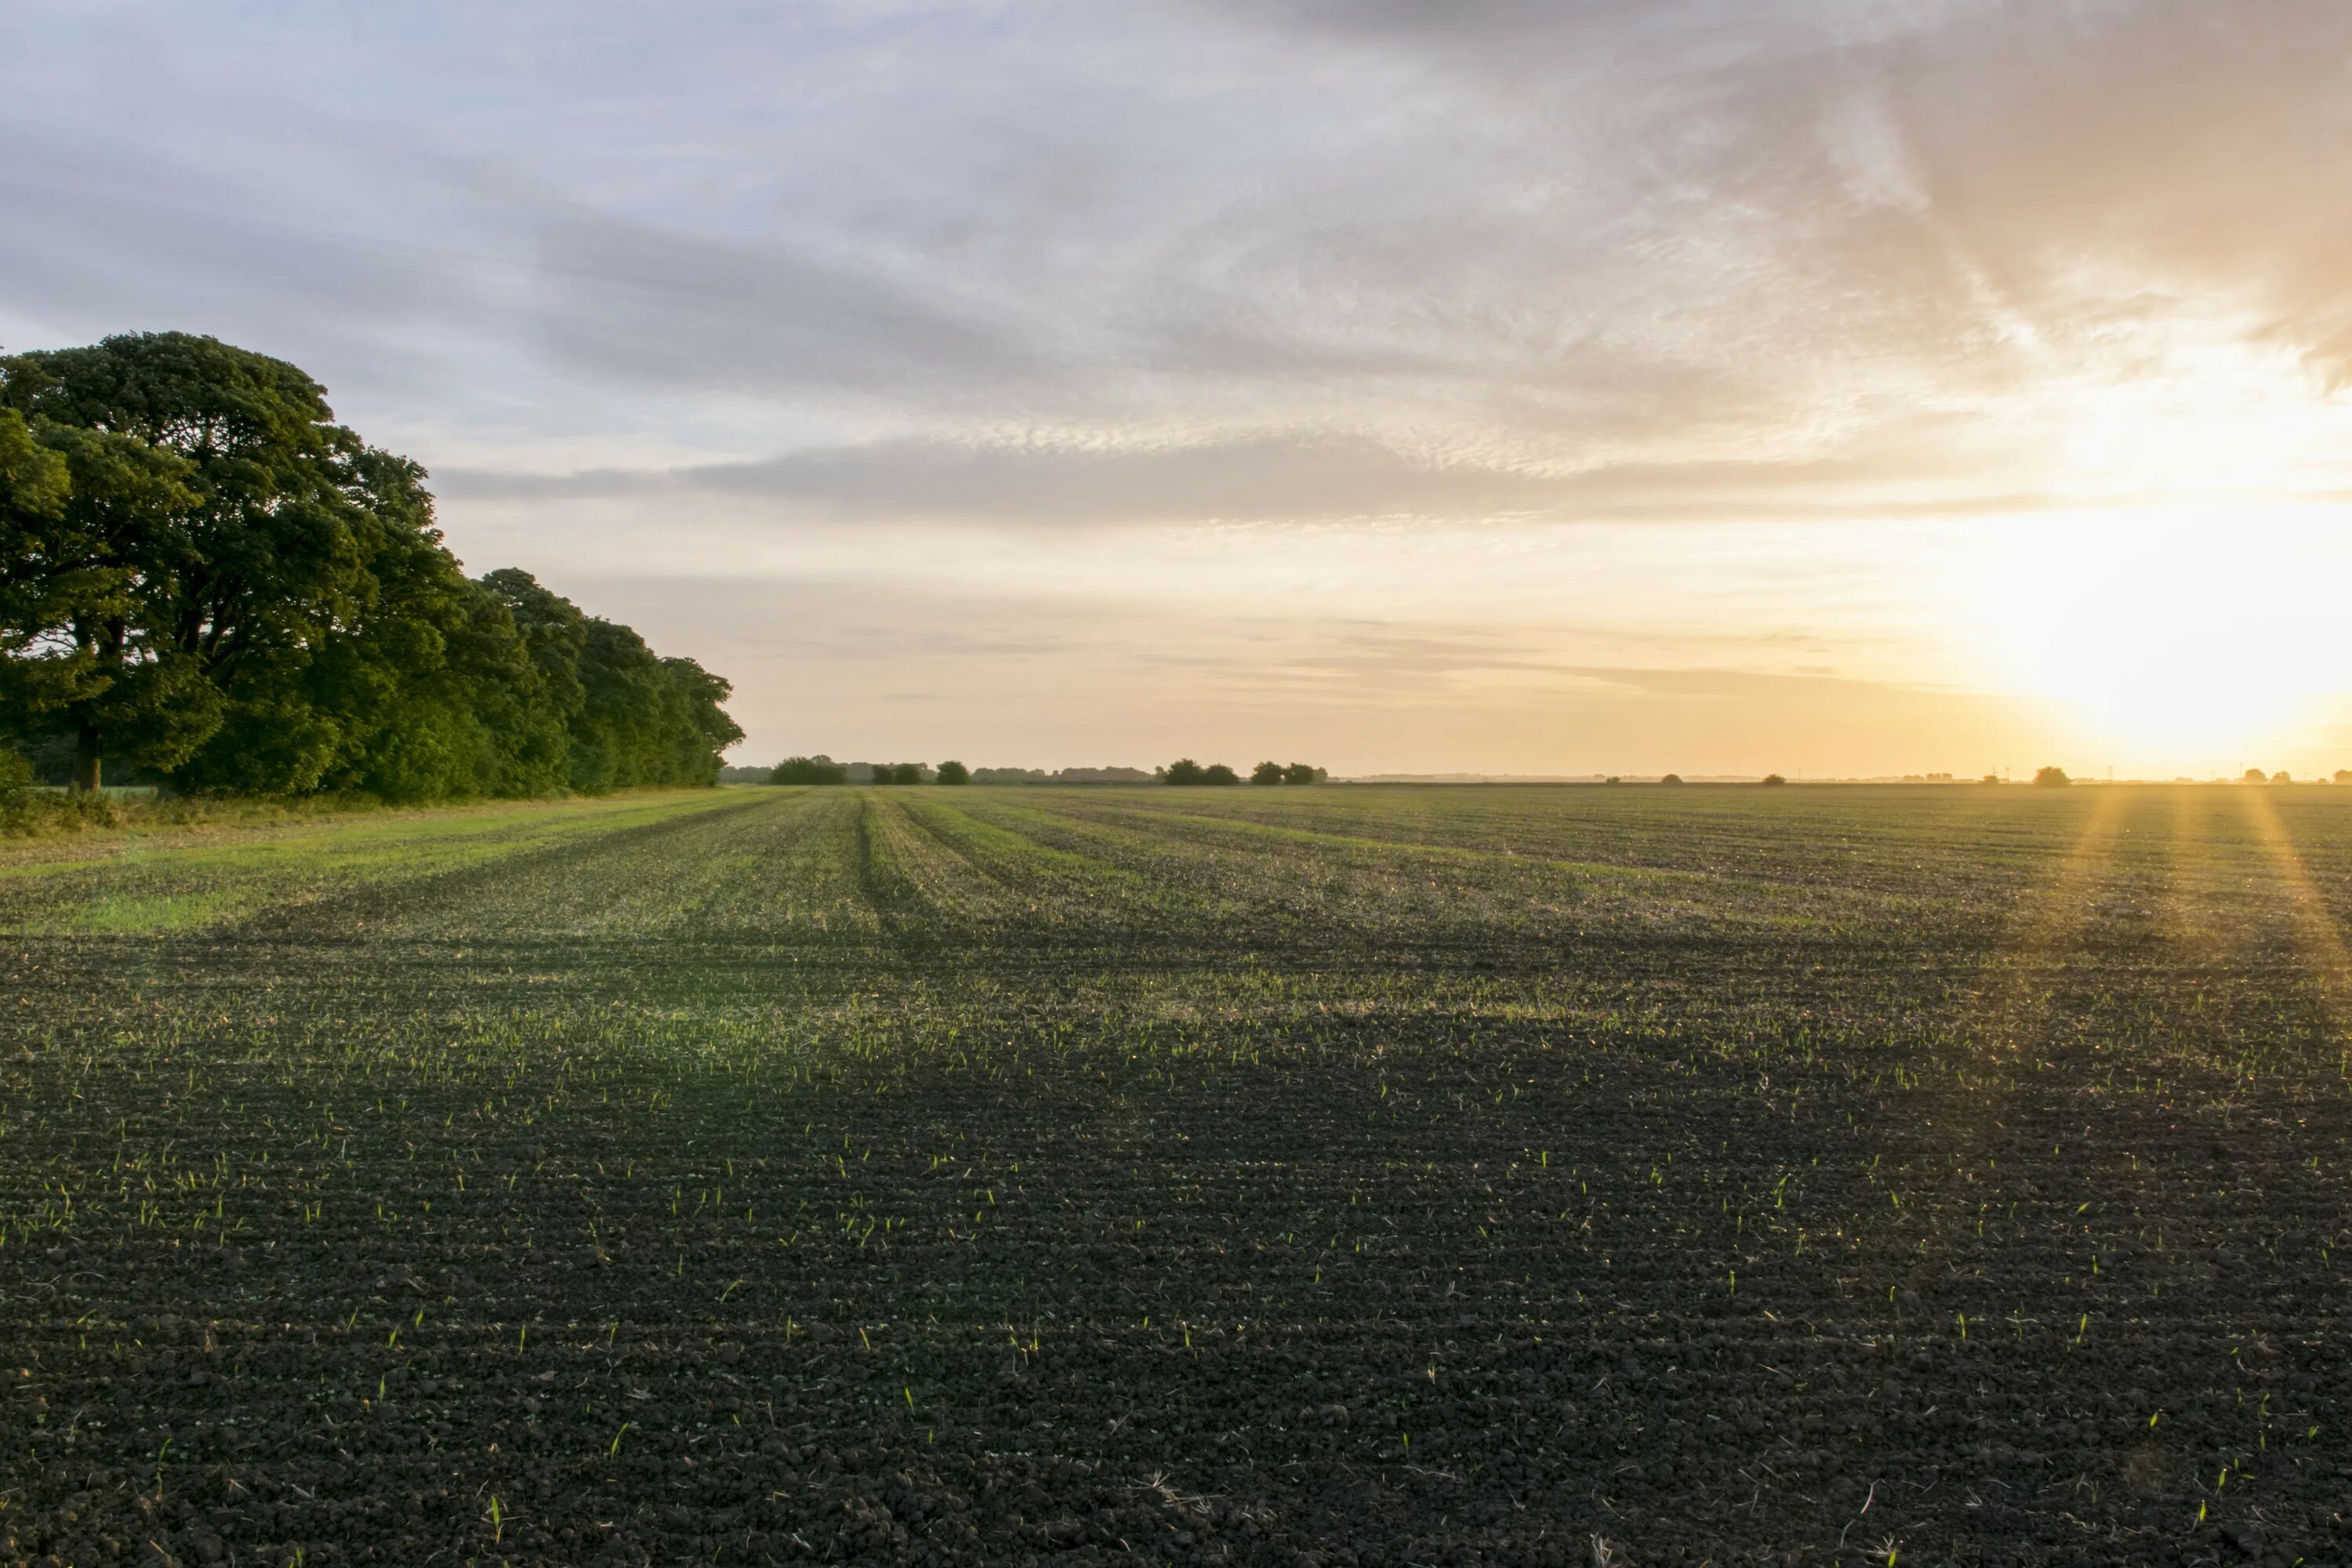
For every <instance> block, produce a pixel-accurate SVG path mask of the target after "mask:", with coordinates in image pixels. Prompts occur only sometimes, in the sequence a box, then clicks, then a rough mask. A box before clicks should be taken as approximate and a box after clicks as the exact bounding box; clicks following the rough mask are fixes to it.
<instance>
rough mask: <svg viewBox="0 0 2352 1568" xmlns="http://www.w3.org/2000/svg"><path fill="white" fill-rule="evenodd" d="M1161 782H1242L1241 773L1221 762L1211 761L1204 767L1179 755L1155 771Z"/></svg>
mask: <svg viewBox="0 0 2352 1568" xmlns="http://www.w3.org/2000/svg"><path fill="white" fill-rule="evenodd" d="M1157 776H1158V778H1159V780H1160V783H1161V784H1239V783H1241V782H1242V779H1241V775H1240V774H1239V773H1235V772H1234V770H1233V769H1232V768H1230V767H1228V766H1226V765H1225V764H1224V763H1209V764H1208V765H1207V766H1206V767H1203V766H1202V765H1201V764H1200V763H1196V762H1194V761H1193V760H1192V758H1190V757H1179V758H1177V759H1176V760H1175V761H1174V762H1172V763H1169V764H1168V765H1167V766H1166V767H1164V768H1160V769H1159V770H1158V772H1157Z"/></svg>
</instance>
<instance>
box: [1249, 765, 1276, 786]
mask: <svg viewBox="0 0 2352 1568" xmlns="http://www.w3.org/2000/svg"><path fill="white" fill-rule="evenodd" d="M1281 782H1282V764H1281V763H1271V762H1268V763H1258V765H1257V766H1255V767H1254V768H1252V769H1251V770H1250V783H1252V784H1280V783H1281Z"/></svg>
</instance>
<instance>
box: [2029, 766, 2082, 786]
mask: <svg viewBox="0 0 2352 1568" xmlns="http://www.w3.org/2000/svg"><path fill="white" fill-rule="evenodd" d="M2033 782H2034V783H2035V784H2038V785H2040V786H2041V787H2042V788H2043V789H2064V788H2065V787H2066V786H2067V785H2068V784H2073V783H2074V780H2073V779H2070V778H2068V777H2067V776H2066V770H2065V769H2064V768H2054V767H2053V768H2036V769H2034V770H2033Z"/></svg>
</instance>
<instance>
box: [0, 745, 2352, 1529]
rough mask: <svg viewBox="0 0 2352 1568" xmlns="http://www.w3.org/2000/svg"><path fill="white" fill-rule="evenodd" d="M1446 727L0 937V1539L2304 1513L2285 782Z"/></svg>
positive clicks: (2302, 1009) (2328, 1363)
mask: <svg viewBox="0 0 2352 1568" xmlns="http://www.w3.org/2000/svg"><path fill="white" fill-rule="evenodd" d="M1269 793H1270V794H1271V793H1272V792H1269ZM1506 793H1507V795H1510V796H1516V797H1517V800H1516V804H1506V803H1505V801H1504V800H1503V799H1501V798H1499V797H1498V796H1496V795H1479V794H1477V793H1476V792H1462V793H1456V792H1433V791H1421V792H1412V791H1398V792H1381V793H1379V794H1377V795H1375V794H1374V793H1373V792H1362V793H1360V794H1351V793H1349V792H1342V791H1317V792H1309V793H1307V795H1306V798H1307V800H1312V801H1316V802H1321V803H1324V804H1322V805H1317V806H1314V807H1312V808H1311V809H1310V807H1309V806H1308V805H1306V804H1292V803H1285V804H1281V805H1276V804H1273V803H1269V802H1267V801H1264V800H1255V799H1243V800H1238V801H1234V802H1233V803H1231V804H1220V805H1216V806H1215V807H1213V808H1206V807H1198V806H1196V805H1194V804H1191V803H1190V802H1189V800H1188V797H1183V796H1181V795H1175V792H1137V793H1135V794H1131V795H1130V794H1125V793H1118V792H1110V793H1106V794H1104V795H1087V796H1086V797H1085V798H1084V799H1082V800H1072V799H1070V798H1069V797H1066V796H1045V797H1043V799H1042V804H1041V797H1040V796H1038V795H1028V794H1020V795H1015V794H1012V793H1005V794H1002V795H1000V794H997V793H995V792H988V791H978V790H975V791H969V792H964V794H965V795H968V796H970V797H971V798H969V799H962V798H960V799H959V800H958V801H957V803H956V804H957V806H958V808H959V809H958V813H957V815H955V816H943V815H939V810H940V808H937V807H934V806H933V805H930V804H929V803H930V801H931V798H932V797H931V792H914V791H909V792H905V794H904V795H897V794H892V795H861V794H857V793H853V792H845V791H844V792H831V793H829V794H828V793H826V792H819V793H818V794H817V795H813V796H793V795H783V794H781V793H779V794H777V795H762V796H761V798H760V799H759V800H758V801H757V802H755V803H753V804H752V805H749V806H747V807H742V808H732V807H730V809H727V810H724V811H719V812H715V813H709V814H704V815H702V816H692V817H687V818H681V819H677V820H674V821H667V822H662V823H656V824H654V825H651V826H647V825H643V824H639V825H636V826H630V827H627V828H625V829H623V830H620V831H616V832H615V833H614V834H612V835H609V836H590V837H585V838H582V839H578V840H567V841H566V842H564V843H562V845H559V846H543V847H532V848H528V849H524V850H520V851H519V852H518V853H516V854H515V855H512V856H509V857H506V858H498V859H495V860H492V861H490V862H488V863H485V864H481V865H475V866H469V867H466V868H459V869H455V870H450V871H447V872H442V873H436V874H435V875H432V876H429V877H423V878H418V879H409V880H406V881H394V880H389V879H382V878H376V877H374V876H373V874H371V879H362V880H361V881H359V882H355V883H353V884H352V885H351V886H349V887H345V888H341V889H334V890H330V891H327V892H325V893H318V892H316V891H315V890H314V891H313V892H310V893H307V894H306V895H305V896H304V897H302V898H300V899H297V900H285V901H279V902H272V903H269V904H268V905H267V906H266V907H264V908H261V909H260V910H247V911H246V912H243V913H240V914H239V915H238V916H237V917H236V919H234V920H231V921H225V922H223V923H219V924H217V925H215V926H213V927H211V928H209V929H203V930H198V931H190V932H184V933H182V934H177V935H152V934H150V935H126V936H108V935H102V934H90V933H82V934H73V933H69V932H60V933H55V934H39V933H38V932H37V931H29V930H28V931H24V932H21V933H20V934H17V935H15V936H13V937H8V938H6V939H5V945H0V977H5V978H0V998H5V1035H0V1220H5V1233H0V1236H4V1237H5V1238H4V1239H0V1378H5V1383H0V1389H5V1392H0V1561H5V1562H7V1563H40V1564H52V1563H71V1564H76V1565H81V1564H95V1563H184V1564H197V1563H202V1564H213V1563H238V1564H269V1565H272V1568H275V1565H278V1564H285V1563H303V1564H330V1563H394V1564H403V1565H408V1568H416V1565H422V1564H427V1563H662V1564H669V1563H687V1562H707V1563H789V1562H800V1561H808V1560H814V1561H829V1562H868V1563H1027V1562H1037V1563H1048V1562H1050V1563H1095V1562H1111V1561H1115V1560H1124V1559H1127V1558H1129V1557H1135V1558H1140V1559H1144V1560H1149V1561H1153V1562H1168V1563H1326V1564H1341V1563H1351V1564H1363V1565H1370V1564H1391V1565H1403V1564H1466V1563H1497V1564H1500V1563H1513V1564H1518V1563H1578V1564H1587V1563H1618V1564H1627V1563H1631V1564H1654V1563H1721V1564H1731V1563H1756V1564H1763V1563H1824V1564H1826V1563H1845V1564H1864V1563H1890V1564H1891V1563H1896V1562H1899V1563H1903V1564H1911V1563H1920V1564H1929V1563H1968V1564H2011V1563H2051V1564H2057V1563H2069V1564H2072V1563H2294V1562H2304V1563H2345V1562H2352V1524H2348V1523H2347V1510H2352V1424H2347V1421H2352V1358H2347V1343H2352V1341H2347V1336H2346V1330H2347V1323H2346V1302H2347V1300H2352V1291H2347V1268H2346V1264H2345V1262H2343V1261H2339V1260H2337V1259H2336V1258H2335V1257H2334V1251H2335V1249H2336V1247H2347V1244H2352V1229H2348V1227H2352V1164H2347V1154H2348V1153H2352V1149H2347V1132H2348V1131H2352V1116H2347V1079H2346V1073H2347V1066H2346V1063H2347V1057H2346V1043H2345V1042H2346V1033H2345V1024H2346V1022H2347V1017H2346V1015H2345V1013H2344V1011H2343V1008H2344V1005H2345V1004H2346V1002H2347V1000H2352V992H2347V989H2346V982H2347V978H2352V972H2347V968H2346V964H2345V957H2344V952H2343V948H2342V945H2341V943H2340V941H2339V942H2336V946H2335V947H2334V948H2333V949H2332V950H2331V949H2330V947H2329V945H2328V942H2329V940H2330V938H2331V937H2332V934H2333V933H2334V932H2335V931H2338V930H2340V929H2341V921H2342V918H2343V913H2344V908H2343V901H2344V899H2345V897H2346V888H2347V883H2346V880H2345V879H2346V875H2347V871H2352V801H2347V803H2346V808H2345V809H2326V810H2323V809H2320V808H2319V807H2316V806H2314V807H2311V808H2309V809H2308V810H2306V811H2305V812H2304V813H2301V814H2295V813H2289V814H2288V815H2287V817H2286V819H2285V820H2286V828H2285V830H2284V831H2285V832H2286V834H2287V836H2288V838H2289V840H2290V841H2291V843H2292V858H2282V857H2281V856H2280V855H2279V854H2278V852H2277V851H2276V847H2275V844H2274V843H2273V841H2270V840H2266V839H2264V838H2263V837H2262V836H2261V835H2260V834H2259V833H2257V832H2255V831H2254V830H2253V829H2252V828H2250V827H2248V826H2246V819H2244V818H2242V817H2239V816H2231V815H2230V812H2231V811H2233V810H2237V809H2238V808H2237V807H2236V806H2234V805H2230V803H2229V801H2228V799H2227V798H2226V797H2225V798H2223V799H2221V803H2220V804H2210V803H2209V802H2208V801H2207V800H2204V799H2196V800H2193V801H2192V807H2193V808H2183V807H2182V806H2180V805H2179V802H2178V799H2177V798H2176V797H2175V796H2173V795H2170V794H2168V793H2162V792H2155V793H2151V794H2149V795H2146V796H2134V797H2131V798H2130V800H2129V801H2127V802H2126V803H2125V804H2122V805H2115V804H2112V803H2111V804H2108V805H2096V804H2094V803H2089V802H2085V801H2084V800H2082V799H2079V798H2078V799H2074V800H2063V801H2060V802H2057V803H2052V802H2048V801H2042V800H2035V801H2031V802H2024V801H2016V802H2014V805H2012V800H2013V797H2012V800H2004V801H2002V802H2001V803H2000V805H1999V806H1998V807H1992V806H1979V805H1974V804H1964V805H1960V806H1956V805H1951V804H1950V802H1951V801H1952V799H1953V798H1954V796H1953V795H1952V794H1950V793H1948V792H1931V791H1916V792H1908V793H1907V794H1906V792H1886V793H1885V794H1884V795H1868V794H1864V793H1863V792H1850V793H1848V794H1847V795H1844V796H1843V797H1841V798H1839V799H1837V800H1835V801H1834V802H1833V803H1832V805H1822V804H1820V801H1821V799H1822V795H1823V794H1825V793H1827V792H1804V791H1797V790H1790V791H1783V792H1771V793H1772V795H1777V796H1779V797H1780V801H1779V802H1777V803H1776V804H1774V805H1772V806H1771V808H1770V810H1769V812H1765V811H1762V810H1761V809H1760V808H1758V809H1751V808H1749V807H1748V806H1747V805H1745V804H1742V805H1740V806H1739V808H1738V811H1737V812H1727V810H1726V809H1725V808H1722V807H1719V806H1717V805H1710V804H1709V802H1710V799H1711V798H1713V797H1711V796H1710V795H1709V792H1707V791H1705V790H1703V789H1699V788H1696V787H1695V788H1692V789H1690V790H1686V791H1684V792H1678V794H1677V795H1676V796H1675V797H1674V799H1675V804H1674V805H1671V806H1669V805H1664V804H1660V803H1659V802H1658V795H1659V794H1661V793H1663V792H1654V793H1650V794H1647V795H1643V796H1640V797H1638V798H1637V799H1636V804H1635V805H1634V806H1622V805H1611V804H1610V803H1611V802H1612V801H1622V800H1624V799H1628V798H1635V797H1633V795H1632V794H1631V792H1626V794H1624V795H1620V794H1619V792H1603V791H1598V790H1595V791H1556V792H1555V791H1546V792H1506ZM2222 793H2223V792H2207V794H2208V795H2221V794H2222ZM1171 796H1174V801H1173V803H1172V804H1171ZM1750 798H1752V797H1750ZM1383 801H1387V802H1398V801H1402V802H1403V803H1404V804H1403V805H1393V806H1382V805H1380V804H1379V803H1380V802H1383ZM1445 801H1456V802H1461V803H1462V804H1459V805H1454V806H1444V807H1441V806H1440V805H1433V804H1431V803H1432V802H1441V803H1442V802H1445ZM1686 802H1687V803H1691V804H1684V803H1686ZM1180 808H1181V813H1182V815H1180V814H1179V813H1180ZM1384 812H1385V813H1386V815H1383V813H1384ZM2002 812H2007V813H2009V815H2007V816H2003V815H2001V813H2002ZM1514 813H1516V814H1517V815H1513V814H1514ZM1675 813H1681V814H1683V815H1681V816H1675ZM1220 814H1223V816H1220ZM1661 814H1663V815H1661ZM1226 817H1230V821H1227V820H1225V818H1226ZM2255 826H2256V827H2258V826H2260V824H2259V823H2257V824H2255ZM1281 833H1290V834H1292V835H1294V836H1293V837H1281V836H1280V834H1281ZM1383 840H1388V841H1393V843H1392V845H1391V846H1384V845H1383V843H1381V841H1383ZM1412 845H1420V846H1423V848H1419V849H1412V850H1411V851H1410V852H1408V850H1407V849H1406V848H1402V847H1393V846H1412ZM1416 857H1417V858H1416ZM1515 862H1520V863H1518V864H1515ZM1611 864H1615V865H1623V866H1640V867H1646V868H1652V869H1654V870H1657V871H1660V872H1662V873H1667V874H1666V875H1662V876H1661V877H1659V878H1658V879H1654V880H1651V879H1636V880H1634V881H1632V882H1630V883H1628V882H1622V881H1618V880H1613V879H1611V878H1610V877H1608V876H1606V875H1604V874H1602V873H1601V872H1599V871H1595V870H1591V869H1579V868H1591V867H1593V866H1604V867H1605V866H1607V865H1611ZM194 874H195V873H194V872H192V873H191V875H194Z"/></svg>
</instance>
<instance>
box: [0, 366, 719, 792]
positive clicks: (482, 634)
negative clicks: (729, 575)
mask: <svg viewBox="0 0 2352 1568" xmlns="http://www.w3.org/2000/svg"><path fill="white" fill-rule="evenodd" d="M0 676H5V680H0V742H6V743H7V744H8V745H9V746H11V747H13V748H15V749H16V750H18V751H22V752H30V753H32V754H34V755H35V756H36V757H37V758H38V757H46V756H53V755H57V754H58V753H59V752H68V751H69V753H70V758H71V770H70V772H71V782H72V783H73V784H74V785H76V786H77V787H79V788H81V789H85V790H95V789H97V788H98V787H99V785H100V784H101V782H102V781H103V779H104V776H105V769H106V768H108V767H109V766H118V767H120V766H128V767H130V768H132V769H136V770H138V771H139V772H141V773H143V774H145V775H147V776H149V777H152V778H153V779H155V780H157V781H159V782H162V783H164V784H169V785H171V786H172V787H173V788H175V789H179V790H184V791H189V792H197V793H253V794H265V795H292V794H304V793H310V792H313V791H353V792H360V793H364V794H368V795H379V796H383V797H384V798H387V799H392V800H404V801H415V800H431V799H439V798H448V797H453V796H467V795H539V794H545V793H549V792H552V791H556V790H563V789H570V790H577V791H582V792H584V793H591V794H596V793H603V792H604V791H608V790H614V789H623V788H629V787H633V786H638V785H649V784H713V783H715V782H717V779H718V775H719V753H720V752H722V751H724V750H725V749H726V748H727V747H728V746H730V745H732V744H733V743H734V742H737V741H739V740H740V739H741V738H742V731H740V730H739V729H737V728H736V726H735V724H734V722H733V721H731V720H730V719H729V718H728V716H727V714H726V712H725V710H723V709H722V708H721V706H720V704H721V703H723V702H724V701H725V700H727V698H728V696H729V694H730V687H729V685H728V683H727V681H726V680H724V679H721V678H720V677H719V676H717V675H714V674H712V673H710V672H709V670H706V669H704V668H702V667H701V666H700V665H698V664H697V663H695V661H694V660H692V659H690V658H675V657H673V658H663V657H661V656H660V655H657V654H656V653H655V652H654V650H653V649H652V648H650V647H647V646H646V642H645V639H644V638H643V637H639V636H638V635H637V634H636V633H635V632H634V631H632V630H631V629H630V628H629V627H627V626H622V625H620V624H618V623H616V622H613V621H608V620H604V619H603V618H601V617H599V616H591V615H589V614H587V613H586V612H584V611H583V610H582V609H581V608H580V607H579V606H578V605H574V604H573V603H572V602H571V601H570V600H569V599H566V598H564V597H563V596H562V595H559V594H556V593H554V592H552V591H551V590H549V589H547V588H545V587H542V586H541V584H539V583H538V582H537V580H535V579H534V578H533V577H532V576H531V575H530V574H529V573H527V572H523V571H520V570H516V569H512V568H509V569H508V570H505V571H499V572H492V573H489V574H488V575H486V576H482V577H479V578H468V577H467V575H466V574H465V572H464V570H463V569H462V568H461V567H460V565H459V564H458V563H457V558H456V557H455V556H453V555H452V554H451V553H450V552H449V551H448V550H447V549H446V547H445V546H444V545H443V543H442V542H441V533H440V531H439V530H438V528H436V525H435V521H434V509H433V497H432V495H431V493H430V492H429V491H428V490H427V489H425V470H424V469H423V468H420V467H418V466H417V465H416V464H415V463H414V462H411V461H410V460H409V459H407V458H403V457H399V456H397V455H395V454H394V453H391V452H386V451H383V450H381V449H379V448H377V447H371V446H369V445H368V444H367V443H366V442H364V441H362V439H361V438H360V437H358V436H357V435H356V434H355V433H353V432H352V430H350V429H349V428H347V427H345V426H341V425H339V424H337V423H336V422H335V420H334V416H333V412H332V410H331V409H330V407H329V406H328V404H327V399H326V393H325V389H324V388H322V387H320V385H319V384H317V383H316V382H314V381H312V380H311V379H310V377H309V376H308V375H306V374H303V373H302V372H301V371H300V370H299V369H297V368H296V367H294V366H293V365H291V364H289V363H285V362H284V361H282V360H276V359H271V358H268V357H267V356H266V355H262V354H258V353H250V352H248V351H246V350H243V349H237V348H233V347H231V346H229V345H227V344H226V343H222V342H218V341H217V340H215V339H213V338H208V337H196V336H192V335H190V334H187V333H183V332H155V333H138V334H126V335H122V336H118V337H110V338H108V339H106V340H105V341H103V342H99V343H97V344H94V345H92V346H90V347H87V348H74V349H61V350H55V351H47V352H41V353H20V354H16V355H11V356H6V357H0Z"/></svg>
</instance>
